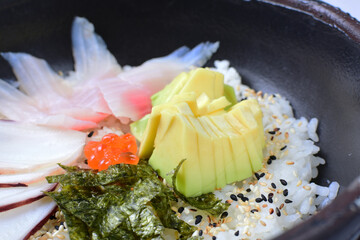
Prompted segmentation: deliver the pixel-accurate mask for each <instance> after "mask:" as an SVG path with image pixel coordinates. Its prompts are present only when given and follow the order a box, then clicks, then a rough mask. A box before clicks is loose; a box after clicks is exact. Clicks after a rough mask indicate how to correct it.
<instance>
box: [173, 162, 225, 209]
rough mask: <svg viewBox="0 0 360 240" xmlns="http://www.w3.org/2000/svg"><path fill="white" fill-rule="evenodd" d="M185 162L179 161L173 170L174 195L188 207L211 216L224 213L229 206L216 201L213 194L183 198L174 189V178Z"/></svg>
mask: <svg viewBox="0 0 360 240" xmlns="http://www.w3.org/2000/svg"><path fill="white" fill-rule="evenodd" d="M184 161H186V159H183V160H181V161H180V163H179V165H178V166H177V167H176V168H175V169H174V175H173V176H172V183H173V187H174V192H175V193H176V195H178V196H179V197H180V198H181V199H182V200H184V201H185V202H187V203H189V204H190V205H192V206H194V207H196V208H198V209H201V210H204V211H207V212H208V213H210V214H211V215H215V216H216V215H220V214H221V213H223V212H224V211H226V210H227V209H228V208H229V206H230V204H229V203H223V202H222V201H221V199H218V198H217V197H216V196H215V194H214V193H207V194H203V195H200V196H198V197H185V196H184V195H183V194H182V193H180V192H179V191H178V190H177V188H176V176H177V174H178V173H179V170H180V168H181V166H182V164H183V163H184Z"/></svg>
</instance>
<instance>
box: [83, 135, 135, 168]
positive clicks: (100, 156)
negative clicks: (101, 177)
mask: <svg viewBox="0 0 360 240" xmlns="http://www.w3.org/2000/svg"><path fill="white" fill-rule="evenodd" d="M136 152H137V145H136V139H135V137H134V136H133V135H131V134H129V133H128V134H125V135H121V136H118V135H116V134H114V133H109V134H107V135H105V136H104V137H103V138H102V139H101V141H100V142H96V141H90V142H88V143H87V144H86V146H85V149H84V153H85V157H86V158H87V159H88V165H89V167H91V168H92V169H98V170H99V171H102V170H105V169H107V168H108V167H109V166H110V165H115V164H119V163H125V164H134V165H136V164H138V162H139V157H138V156H136Z"/></svg>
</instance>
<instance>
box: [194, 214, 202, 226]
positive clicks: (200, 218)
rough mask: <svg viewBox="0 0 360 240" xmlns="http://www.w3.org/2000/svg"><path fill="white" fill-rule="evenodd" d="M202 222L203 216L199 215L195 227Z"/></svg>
mask: <svg viewBox="0 0 360 240" xmlns="http://www.w3.org/2000/svg"><path fill="white" fill-rule="evenodd" d="M201 220H202V216H201V215H197V216H196V217H195V225H197V224H199V223H200V222H201Z"/></svg>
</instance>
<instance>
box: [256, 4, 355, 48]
mask: <svg viewBox="0 0 360 240" xmlns="http://www.w3.org/2000/svg"><path fill="white" fill-rule="evenodd" d="M256 1H258V2H263V3H268V4H272V5H276V6H281V7H285V8H288V9H291V10H295V11H299V12H302V13H305V14H307V15H310V16H312V17H313V18H315V19H317V20H320V21H321V22H323V23H325V24H327V25H330V26H331V27H333V28H336V29H337V30H339V31H340V32H342V33H344V34H345V35H346V36H347V37H349V38H350V39H351V40H353V41H354V42H356V43H360V22H359V21H360V20H357V19H356V18H354V17H352V16H351V15H350V14H349V13H346V12H344V11H342V10H341V9H340V8H338V7H335V6H332V5H330V4H329V3H325V2H323V1H320V0H256Z"/></svg>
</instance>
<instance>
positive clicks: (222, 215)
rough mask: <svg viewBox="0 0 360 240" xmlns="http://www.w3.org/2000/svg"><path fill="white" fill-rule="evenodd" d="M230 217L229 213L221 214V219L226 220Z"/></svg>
mask: <svg viewBox="0 0 360 240" xmlns="http://www.w3.org/2000/svg"><path fill="white" fill-rule="evenodd" d="M228 215H229V213H228V212H223V213H222V214H221V217H220V218H226V217H227V216H228Z"/></svg>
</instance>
